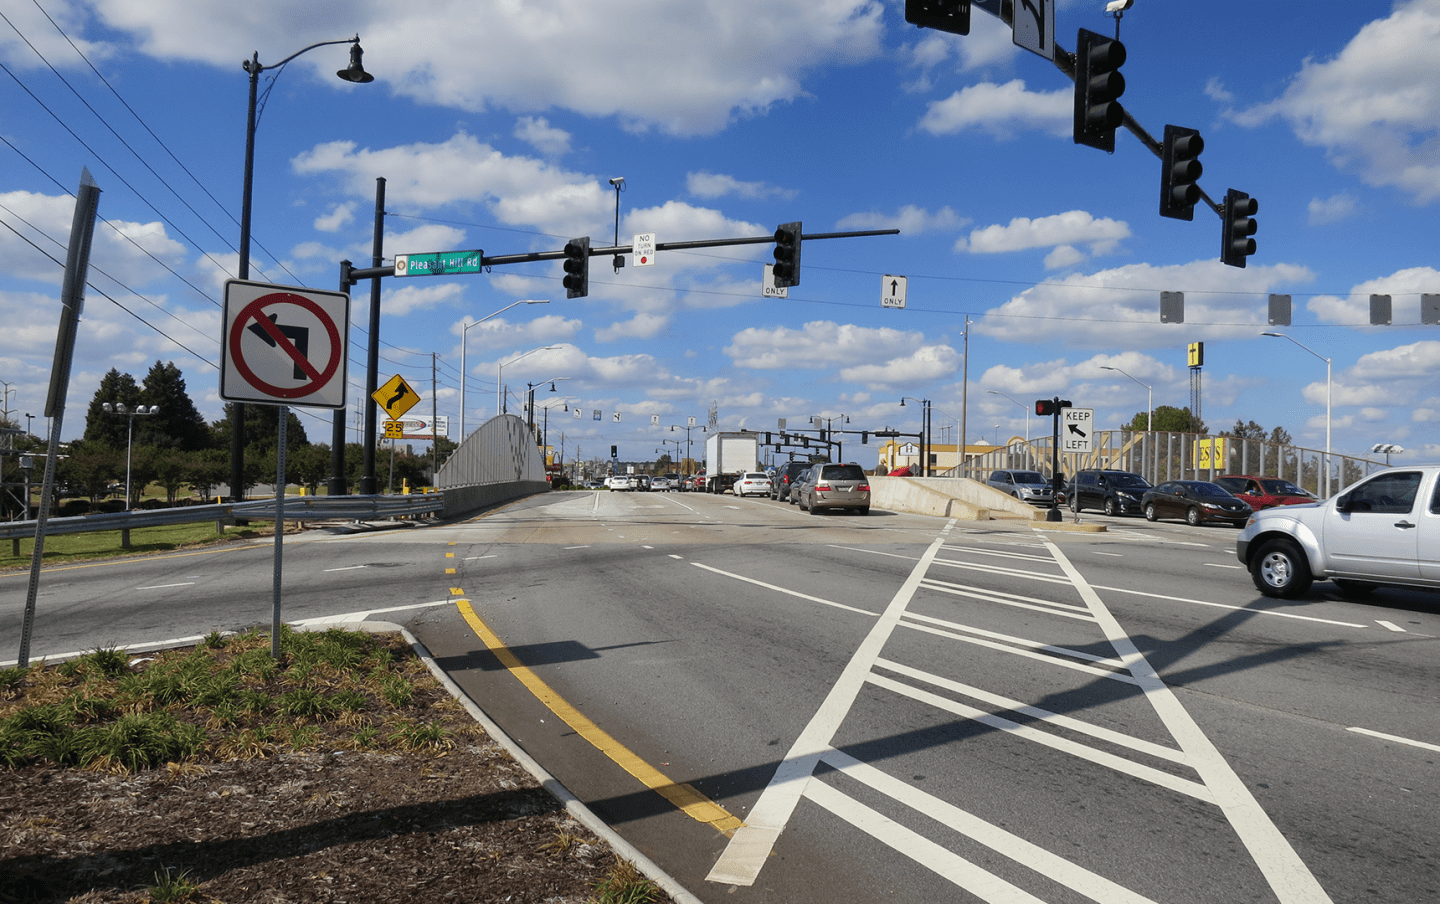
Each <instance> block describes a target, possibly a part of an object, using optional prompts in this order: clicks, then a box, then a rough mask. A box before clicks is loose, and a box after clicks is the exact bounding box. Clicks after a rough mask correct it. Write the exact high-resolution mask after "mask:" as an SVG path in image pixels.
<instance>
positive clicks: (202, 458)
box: [187, 449, 230, 499]
mask: <svg viewBox="0 0 1440 904" xmlns="http://www.w3.org/2000/svg"><path fill="white" fill-rule="evenodd" d="M189 459H190V468H189V475H188V478H187V479H188V480H189V482H190V486H192V487H194V488H195V492H196V493H198V494H199V495H200V496H202V497H204V498H206V499H208V498H209V497H211V496H214V495H215V493H213V492H212V491H213V490H214V489H215V488H216V487H218V486H219V485H220V484H222V483H225V482H226V481H227V480H229V479H230V455H229V453H228V452H227V451H226V450H224V449H202V450H200V451H199V452H193V453H191V454H190V456H189Z"/></svg>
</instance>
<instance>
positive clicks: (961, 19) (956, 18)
mask: <svg viewBox="0 0 1440 904" xmlns="http://www.w3.org/2000/svg"><path fill="white" fill-rule="evenodd" d="M905 21H906V22H909V23H910V24H911V25H915V26H917V27H919V28H933V29H936V30H937V31H948V32H950V33H951V34H952V35H968V34H969V33H970V0H905Z"/></svg>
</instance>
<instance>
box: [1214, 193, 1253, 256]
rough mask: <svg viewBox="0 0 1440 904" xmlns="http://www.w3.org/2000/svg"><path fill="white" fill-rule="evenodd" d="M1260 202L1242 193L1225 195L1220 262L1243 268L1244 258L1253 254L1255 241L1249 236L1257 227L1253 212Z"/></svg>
mask: <svg viewBox="0 0 1440 904" xmlns="http://www.w3.org/2000/svg"><path fill="white" fill-rule="evenodd" d="M1259 209H1260V202H1259V201H1256V200H1255V199H1254V198H1252V197H1250V196H1249V195H1247V194H1245V193H1244V192H1243V191H1236V190H1235V189H1233V188H1232V189H1230V190H1229V191H1227V192H1226V193H1225V212H1224V214H1223V216H1222V217H1221V219H1222V221H1223V225H1222V227H1221V235H1220V243H1221V244H1220V260H1222V261H1224V262H1225V263H1226V264H1228V265H1229V266H1231V267H1244V266H1245V258H1247V257H1249V256H1250V255H1252V254H1254V253H1255V240H1254V239H1252V238H1250V236H1252V235H1254V234H1255V230H1256V229H1258V228H1259V227H1258V226H1257V225H1256V224H1255V212H1256V211H1258V210H1259Z"/></svg>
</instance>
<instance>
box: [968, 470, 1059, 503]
mask: <svg viewBox="0 0 1440 904" xmlns="http://www.w3.org/2000/svg"><path fill="white" fill-rule="evenodd" d="M985 483H986V485H987V486H991V487H994V488H995V489H997V490H999V491H1000V492H1002V493H1005V494H1007V495H1010V496H1014V497H1015V498H1016V499H1019V500H1020V501H1021V502H1028V503H1029V504H1030V505H1050V504H1051V503H1053V502H1054V501H1055V491H1054V489H1053V488H1052V487H1051V486H1050V484H1049V482H1047V481H1046V480H1045V475H1043V474H1041V473H1040V472H1039V471H1017V470H1008V469H1007V470H1000V471H991V472H990V479H989V480H987V481H985Z"/></svg>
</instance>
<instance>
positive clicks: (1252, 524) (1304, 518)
mask: <svg viewBox="0 0 1440 904" xmlns="http://www.w3.org/2000/svg"><path fill="white" fill-rule="evenodd" d="M1235 554H1236V555H1237V556H1238V557H1239V558H1240V561H1241V563H1242V564H1244V565H1245V567H1246V568H1248V569H1249V570H1250V576H1251V578H1252V579H1253V580H1254V581H1255V587H1256V588H1257V589H1258V590H1259V591H1260V592H1261V593H1263V594H1265V595H1266V596H1275V597H1283V598H1286V599H1292V598H1294V597H1297V596H1300V595H1301V594H1302V593H1304V592H1305V591H1306V590H1308V589H1309V588H1310V584H1311V583H1312V582H1313V581H1316V580H1326V579H1329V580H1333V581H1334V582H1335V583H1336V585H1337V586H1338V587H1339V588H1340V590H1341V591H1342V592H1345V593H1350V594H1356V595H1359V594H1364V593H1367V592H1369V591H1371V590H1373V589H1375V588H1376V587H1377V586H1379V585H1382V584H1390V585H1401V586H1412V587H1429V588H1434V589H1440V465H1425V466H1421V467H1410V468H1389V469H1387V470H1384V471H1378V472H1376V473H1374V474H1371V475H1370V476H1369V477H1366V478H1365V479H1363V480H1361V481H1360V482H1358V483H1355V484H1353V485H1351V486H1350V487H1347V488H1346V490H1345V491H1344V492H1343V493H1341V494H1339V495H1338V496H1335V497H1334V498H1332V499H1328V500H1326V501H1325V502H1322V503H1319V504H1316V505H1285V506H1280V507H1279V508H1270V509H1263V510H1261V511H1258V512H1255V513H1254V514H1253V515H1251V516H1250V520H1249V521H1247V522H1246V524H1245V529H1244V530H1243V531H1241V532H1240V536H1239V538H1238V539H1237V540H1236V541H1235Z"/></svg>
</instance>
